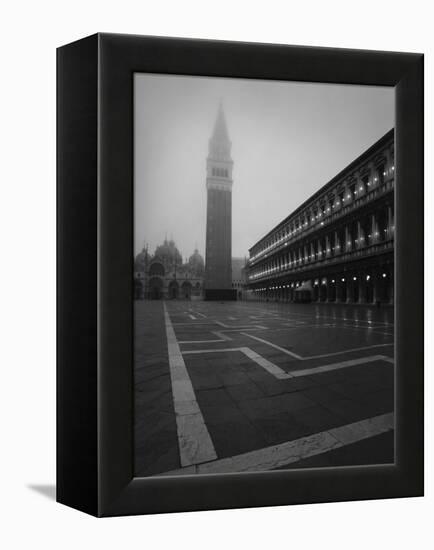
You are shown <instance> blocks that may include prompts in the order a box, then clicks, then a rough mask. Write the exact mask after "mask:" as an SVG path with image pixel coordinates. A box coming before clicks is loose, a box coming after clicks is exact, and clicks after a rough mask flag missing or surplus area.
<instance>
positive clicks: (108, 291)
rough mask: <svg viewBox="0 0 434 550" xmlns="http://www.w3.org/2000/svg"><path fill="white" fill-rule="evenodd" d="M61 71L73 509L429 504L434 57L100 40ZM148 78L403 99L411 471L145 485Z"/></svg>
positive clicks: (61, 364) (401, 249)
mask: <svg viewBox="0 0 434 550" xmlns="http://www.w3.org/2000/svg"><path fill="white" fill-rule="evenodd" d="M57 71H58V77H57V209H58V210H57V211H58V223H57V258H58V259H57V281H58V287H57V290H58V298H57V304H58V306H57V321H58V325H57V326H58V328H57V343H58V347H57V500H58V501H59V502H61V503H63V504H66V505H69V506H72V507H74V508H77V509H79V510H82V511H85V512H88V513H90V514H93V515H96V516H116V515H125V514H148V513H160V512H176V511H193V510H212V509H219V508H240V507H255V506H275V505H284V504H300V503H314V502H330V501H349V500H361V499H378V498H392V497H410V496H420V495H423V425H424V422H423V248H424V246H423V55H421V54H413V53H395V52H375V51H361V50H343V49H331V48H316V47H299V46H281V45H265V44H246V43H237V42H222V41H208V40H189V39H178V38H177V39H172V38H158V37H142V36H127V35H114V34H96V35H93V36H90V37H88V38H84V39H83V40H79V41H77V42H75V43H72V44H69V45H66V46H63V47H61V48H59V49H58V51H57ZM134 72H143V73H161V74H177V75H197V76H218V77H235V78H237V77H238V78H250V79H253V78H254V79H269V80H292V81H303V82H323V83H325V82H329V83H346V84H367V85H380V86H394V87H395V91H396V128H395V146H396V216H397V220H398V222H397V224H396V241H395V242H396V279H395V280H396V294H395V295H396V308H395V316H396V333H395V338H396V407H395V414H396V428H397V429H396V463H395V465H384V466H361V467H349V468H348V467H347V468H324V469H306V470H288V471H283V470H280V471H272V472H263V473H249V474H222V475H210V476H196V477H190V476H179V477H149V478H134V477H133V423H132V418H133V384H132V378H133V369H132V363H133V347H132V334H133V316H132V302H133V287H132V284H133V263H132V258H133V74H134Z"/></svg>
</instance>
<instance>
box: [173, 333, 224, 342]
mask: <svg viewBox="0 0 434 550" xmlns="http://www.w3.org/2000/svg"><path fill="white" fill-rule="evenodd" d="M211 334H214V336H217V338H218V340H178V344H211V343H216V342H228V341H230V340H232V338H231V337H230V336H227V335H226V334H223V332H219V331H217V330H213V331H211Z"/></svg>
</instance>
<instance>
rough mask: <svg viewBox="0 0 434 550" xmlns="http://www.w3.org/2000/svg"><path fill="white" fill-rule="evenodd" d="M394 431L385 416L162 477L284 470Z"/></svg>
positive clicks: (390, 418) (387, 415)
mask: <svg viewBox="0 0 434 550" xmlns="http://www.w3.org/2000/svg"><path fill="white" fill-rule="evenodd" d="M393 429H394V416H393V413H386V414H381V415H379V416H374V417H372V418H367V419H365V420H361V421H359V422H354V423H352V424H347V425H345V426H340V427H338V428H332V429H331V430H325V431H323V432H318V433H316V434H312V435H308V436H305V437H301V438H299V439H294V440H293V441H286V442H285V443H280V444H279V445H272V446H270V447H265V448H263V449H257V450H255V451H250V452H248V453H243V454H240V455H235V456H231V457H228V458H221V459H219V460H215V461H213V462H208V463H205V464H197V465H195V466H193V467H190V468H180V469H178V470H171V471H169V472H164V473H162V474H159V475H164V476H171V475H173V476H176V475H194V474H220V473H229V472H232V473H238V472H263V471H267V470H275V469H276V468H283V467H285V466H288V465H290V464H294V463H296V462H299V461H300V460H303V459H305V458H309V457H311V456H316V455H320V454H324V453H327V452H329V451H332V450H334V449H339V448H341V447H345V446H346V445H350V444H351V443H356V442H358V441H362V440H364V439H369V438H371V437H374V436H377V435H381V434H383V433H387V432H390V431H392V430H393Z"/></svg>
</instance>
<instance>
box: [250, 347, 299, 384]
mask: <svg viewBox="0 0 434 550" xmlns="http://www.w3.org/2000/svg"><path fill="white" fill-rule="evenodd" d="M240 351H242V352H243V353H244V355H247V357H248V358H249V359H251V360H252V361H254V362H255V363H257V364H258V365H259V366H260V367H262V368H263V369H265V370H266V371H267V372H269V373H270V374H272V375H273V376H274V377H275V378H277V379H279V380H283V379H285V378H290V376H288V374H287V373H286V372H285V371H284V370H282V369H281V368H280V367H278V366H277V365H275V364H274V363H272V362H271V361H268V359H265V357H262V355H259V353H256V351H253V350H252V349H250V348H240Z"/></svg>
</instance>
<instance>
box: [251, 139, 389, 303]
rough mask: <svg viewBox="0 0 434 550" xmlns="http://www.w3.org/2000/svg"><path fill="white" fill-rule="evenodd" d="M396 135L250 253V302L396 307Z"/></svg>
mask: <svg viewBox="0 0 434 550" xmlns="http://www.w3.org/2000/svg"><path fill="white" fill-rule="evenodd" d="M394 185H395V165H394V131H393V130H391V131H390V132H388V133H387V134H386V135H385V136H383V137H382V138H381V139H380V140H379V141H377V142H376V143H375V144H374V145H372V146H371V147H370V148H369V149H368V150H367V151H365V152H364V153H363V154H362V155H360V156H359V157H358V158H357V159H356V160H354V161H353V162H352V163H351V164H350V165H349V166H347V167H346V168H345V169H344V170H342V171H341V172H340V173H339V174H338V175H336V176H335V177H334V178H333V179H332V180H331V181H329V182H328V183H327V184H326V185H324V186H323V187H322V188H321V189H320V190H319V191H317V192H316V193H315V194H314V195H313V196H311V197H310V198H309V199H308V200H307V201H305V202H304V203H303V204H302V205H300V206H299V207H298V208H297V209H296V210H295V211H294V212H292V213H291V214H289V216H287V217H286V218H285V219H284V220H282V221H281V222H280V223H279V224H278V225H276V226H275V227H274V228H272V229H271V230H270V231H269V232H268V233H267V234H266V235H264V236H263V237H262V238H261V239H260V240H259V241H258V242H256V243H255V244H254V245H253V246H252V247H251V248H250V250H249V260H248V264H247V268H246V280H247V288H248V294H249V297H250V298H253V299H256V300H261V301H269V300H272V301H283V302H290V301H291V302H308V301H316V302H338V303H358V304H377V305H380V304H393V301H394V235H395V221H394Z"/></svg>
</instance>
